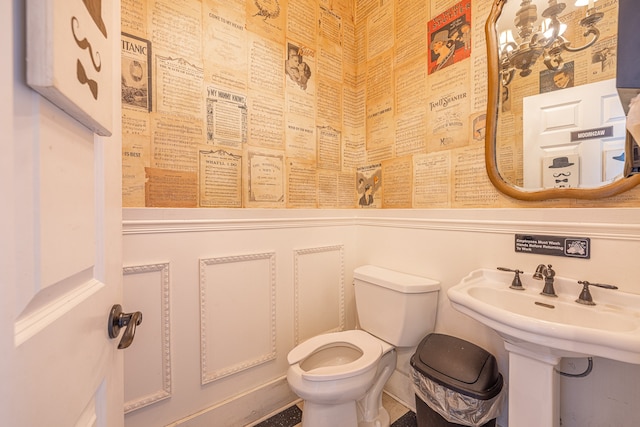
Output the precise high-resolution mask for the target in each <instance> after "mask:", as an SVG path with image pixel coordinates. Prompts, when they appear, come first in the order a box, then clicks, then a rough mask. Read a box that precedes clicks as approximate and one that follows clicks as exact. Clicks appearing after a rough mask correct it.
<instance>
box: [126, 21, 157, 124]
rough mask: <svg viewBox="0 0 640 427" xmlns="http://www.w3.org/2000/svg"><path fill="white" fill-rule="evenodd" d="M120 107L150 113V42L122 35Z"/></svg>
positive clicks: (129, 35)
mask: <svg viewBox="0 0 640 427" xmlns="http://www.w3.org/2000/svg"><path fill="white" fill-rule="evenodd" d="M121 37H122V42H121V55H122V68H121V71H122V77H121V81H122V107H123V108H131V109H134V110H138V111H151V94H152V91H151V42H149V41H148V40H145V39H143V38H140V37H136V36H133V35H131V34H127V33H122V35H121Z"/></svg>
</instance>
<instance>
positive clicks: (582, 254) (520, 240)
mask: <svg viewBox="0 0 640 427" xmlns="http://www.w3.org/2000/svg"><path fill="white" fill-rule="evenodd" d="M515 250H516V252H524V253H530V254H542V255H552V256H562V257H569V258H585V259H589V258H590V257H591V239H589V238H588V237H565V236H540V235H533V234H516V238H515Z"/></svg>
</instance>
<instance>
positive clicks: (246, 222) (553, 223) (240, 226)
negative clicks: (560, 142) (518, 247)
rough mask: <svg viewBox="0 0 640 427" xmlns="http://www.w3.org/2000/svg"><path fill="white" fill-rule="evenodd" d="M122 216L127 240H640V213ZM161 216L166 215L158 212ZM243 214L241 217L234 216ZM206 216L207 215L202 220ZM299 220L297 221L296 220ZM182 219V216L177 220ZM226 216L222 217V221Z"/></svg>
mask: <svg viewBox="0 0 640 427" xmlns="http://www.w3.org/2000/svg"><path fill="white" fill-rule="evenodd" d="M149 211H150V212H148V213H146V214H145V212H144V211H141V210H136V211H135V215H133V212H128V211H127V210H125V211H124V213H125V215H124V217H125V220H124V221H123V233H124V234H125V235H135V234H156V233H181V232H206V231H221V230H226V231H229V230H258V229H287V228H311V227H335V226H344V227H349V226H367V227H391V228H412V229H421V230H445V231H446V230H450V231H466V232H474V233H494V234H515V233H536V234H570V235H588V236H589V237H602V238H609V239H615V240H640V209H637V208H618V209H578V208H573V209H570V208H566V209H433V210H416V209H380V210H375V211H374V210H371V209H367V210H361V209H360V210H358V209H346V210H308V209H304V210H295V209H286V210H276V209H274V210H252V209H242V210H229V209H223V210H216V211H211V210H206V212H192V211H200V210H199V209H192V210H186V209H182V210H171V215H161V214H159V212H157V210H154V209H151V210H149ZM162 211H165V210H162ZM238 211H242V212H238ZM207 213H208V214H209V215H210V216H211V217H210V218H205V216H206V215H207ZM296 215H298V216H296ZM181 216H182V217H181ZM225 216H226V218H225Z"/></svg>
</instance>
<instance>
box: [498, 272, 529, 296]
mask: <svg viewBox="0 0 640 427" xmlns="http://www.w3.org/2000/svg"><path fill="white" fill-rule="evenodd" d="M497 269H498V270H501V271H508V272H510V273H515V275H514V276H513V280H512V281H511V286H509V287H510V288H511V289H515V290H517V291H524V286H522V281H521V280H520V273H524V271H522V270H518V269H515V270H514V269H511V268H506V267H497Z"/></svg>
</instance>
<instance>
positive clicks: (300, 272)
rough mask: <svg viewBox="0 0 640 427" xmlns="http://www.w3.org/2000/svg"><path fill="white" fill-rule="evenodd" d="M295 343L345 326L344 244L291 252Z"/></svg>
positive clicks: (339, 329)
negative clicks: (292, 254) (292, 258)
mask: <svg viewBox="0 0 640 427" xmlns="http://www.w3.org/2000/svg"><path fill="white" fill-rule="evenodd" d="M294 263H295V265H294V268H295V273H294V287H295V290H294V292H295V295H294V298H295V307H294V309H295V325H294V331H295V332H294V335H295V336H294V339H295V344H296V345H297V344H298V343H300V342H302V341H304V340H306V339H308V338H311V337H313V336H316V335H319V334H321V333H326V332H334V331H341V330H343V329H344V324H345V320H344V319H345V313H344V247H343V246H342V245H336V246H325V247H318V248H309V249H299V250H295V251H294Z"/></svg>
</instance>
